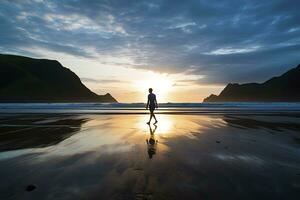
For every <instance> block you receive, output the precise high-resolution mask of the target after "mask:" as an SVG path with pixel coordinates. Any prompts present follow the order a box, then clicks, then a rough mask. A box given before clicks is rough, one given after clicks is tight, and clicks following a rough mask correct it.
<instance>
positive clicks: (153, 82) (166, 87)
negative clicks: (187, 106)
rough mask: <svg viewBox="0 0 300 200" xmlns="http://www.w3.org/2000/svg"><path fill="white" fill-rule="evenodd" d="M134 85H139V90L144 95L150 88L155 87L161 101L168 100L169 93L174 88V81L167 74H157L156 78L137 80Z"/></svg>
mask: <svg viewBox="0 0 300 200" xmlns="http://www.w3.org/2000/svg"><path fill="white" fill-rule="evenodd" d="M134 85H135V86H136V87H137V91H139V92H141V94H142V95H144V96H145V92H147V91H148V89H149V88H153V90H154V93H155V94H157V95H158V97H159V101H160V102H167V99H168V94H169V93H170V92H171V90H172V86H173V81H172V80H171V79H169V78H168V77H167V76H164V75H156V78H155V79H146V80H139V81H135V82H134Z"/></svg>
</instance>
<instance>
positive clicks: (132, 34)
mask: <svg viewBox="0 0 300 200" xmlns="http://www.w3.org/2000/svg"><path fill="white" fill-rule="evenodd" d="M299 8H300V1H297V0H268V1H261V0H251V1H250V0H230V1H229V0H228V1H222V0H190V1H188V0H187V1H182V0H157V1H150V0H137V1H127V0H118V1H116V0H106V1H100V0H89V1H88V0H85V1H84V0H82V1H80V0H57V1H50V0H49V1H46V0H16V1H14V0H1V1H0V29H1V37H0V52H1V53H10V54H18V55H25V56H30V57H35V58H49V59H56V60H58V61H60V62H61V63H62V64H63V65H64V66H65V67H68V68H70V69H71V70H73V71H74V72H75V73H76V74H77V75H78V76H79V77H80V78H81V80H82V81H83V82H84V83H85V84H86V85H87V86H88V87H89V88H90V89H92V90H93V91H95V92H96V93H98V94H103V93H106V92H110V93H111V94H112V95H113V96H115V97H116V98H117V99H118V100H119V101H121V102H141V101H144V99H145V97H146V92H147V91H145V90H146V89H147V88H148V87H150V86H151V87H153V88H154V91H155V92H156V93H158V94H159V95H158V100H160V101H163V102H171V101H175V102H200V101H202V99H203V98H204V97H206V96H208V95H209V94H211V93H219V92H220V90H221V89H222V88H223V87H224V86H225V85H226V84H227V83H229V82H239V83H245V82H262V81H264V80H266V79H268V78H270V77H272V76H274V75H279V74H281V73H283V72H285V71H286V70H288V69H290V68H292V67H294V66H296V65H297V64H299V63H300V59H299V55H300V54H299V53H300V12H299Z"/></svg>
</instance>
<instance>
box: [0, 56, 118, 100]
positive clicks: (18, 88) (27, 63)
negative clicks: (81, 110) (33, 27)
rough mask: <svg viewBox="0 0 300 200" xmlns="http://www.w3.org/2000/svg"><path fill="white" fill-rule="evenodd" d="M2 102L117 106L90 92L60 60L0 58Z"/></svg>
mask: <svg viewBox="0 0 300 200" xmlns="http://www.w3.org/2000/svg"><path fill="white" fill-rule="evenodd" d="M0 76H1V78H0V102H7V103H13V102H116V100H115V99H114V98H113V97H112V96H111V95H110V94H109V93H107V94H106V95H97V94H95V93H93V92H92V91H90V90H89V89H88V88H87V87H86V86H85V85H84V84H83V83H82V82H81V81H80V79H79V77H78V76H77V75H76V74H75V73H74V72H72V71H71V70H70V69H68V68H65V67H63V66H62V65H61V64H60V63H59V62H58V61H56V60H47V59H33V58H28V57H23V56H15V55H3V54H0Z"/></svg>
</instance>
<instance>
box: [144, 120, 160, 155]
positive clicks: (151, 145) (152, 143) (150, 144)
mask: <svg viewBox="0 0 300 200" xmlns="http://www.w3.org/2000/svg"><path fill="white" fill-rule="evenodd" d="M156 128H157V126H156V125H154V129H152V127H151V125H149V130H150V138H149V139H146V142H147V150H148V155H149V159H151V158H152V157H153V155H154V154H156V148H157V143H158V140H155V135H154V133H155V131H156Z"/></svg>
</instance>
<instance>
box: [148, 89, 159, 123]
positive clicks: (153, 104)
mask: <svg viewBox="0 0 300 200" xmlns="http://www.w3.org/2000/svg"><path fill="white" fill-rule="evenodd" d="M152 92H153V89H152V88H149V94H148V101H147V105H146V109H148V108H149V110H150V119H149V122H147V124H150V122H151V119H152V117H154V119H155V122H154V124H156V123H157V120H156V117H155V115H154V110H155V108H158V105H157V101H156V96H155V94H153V93H152Z"/></svg>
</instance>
